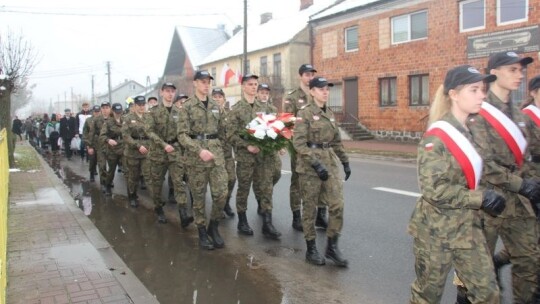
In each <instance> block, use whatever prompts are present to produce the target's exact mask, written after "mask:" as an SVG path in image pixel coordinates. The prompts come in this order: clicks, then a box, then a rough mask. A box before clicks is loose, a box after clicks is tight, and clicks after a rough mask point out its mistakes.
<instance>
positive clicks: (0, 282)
mask: <svg viewBox="0 0 540 304" xmlns="http://www.w3.org/2000/svg"><path fill="white" fill-rule="evenodd" d="M8 189H9V160H8V138H7V131H6V129H2V131H0V304H5V303H6V286H7V285H6V284H7V260H6V256H7V227H8V225H7V216H8Z"/></svg>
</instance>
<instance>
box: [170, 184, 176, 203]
mask: <svg viewBox="0 0 540 304" xmlns="http://www.w3.org/2000/svg"><path fill="white" fill-rule="evenodd" d="M169 204H176V199H175V198H174V189H173V188H170V189H169Z"/></svg>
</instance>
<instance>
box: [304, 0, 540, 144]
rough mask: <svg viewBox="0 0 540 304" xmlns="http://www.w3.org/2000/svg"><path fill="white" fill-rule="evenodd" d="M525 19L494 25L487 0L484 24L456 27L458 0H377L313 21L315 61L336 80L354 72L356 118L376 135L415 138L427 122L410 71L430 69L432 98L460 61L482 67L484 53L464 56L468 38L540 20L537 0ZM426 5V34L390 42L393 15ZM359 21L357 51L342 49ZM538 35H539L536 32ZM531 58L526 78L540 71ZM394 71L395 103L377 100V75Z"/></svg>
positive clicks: (427, 71) (493, 8) (493, 2)
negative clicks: (414, 98)
mask: <svg viewBox="0 0 540 304" xmlns="http://www.w3.org/2000/svg"><path fill="white" fill-rule="evenodd" d="M528 6H529V14H528V21H526V22H519V23H515V24H508V25H497V21H496V20H497V19H496V18H497V17H496V7H497V0H485V7H486V14H485V20H486V21H485V24H486V25H485V29H483V30H475V31H469V32H463V33H460V24H459V18H460V14H459V1H455V0H436V1H426V0H413V1H381V4H380V5H379V6H376V7H373V8H370V9H366V10H363V11H361V12H353V13H349V14H345V15H341V16H339V17H335V18H333V19H328V20H322V21H321V20H320V21H314V22H313V23H312V26H313V34H314V41H313V50H312V54H313V64H314V66H315V67H316V68H317V70H318V71H319V74H321V75H324V76H326V77H327V78H328V79H330V80H332V81H335V82H343V79H345V78H349V77H358V96H359V98H358V99H359V100H358V113H356V114H357V116H358V119H359V122H360V123H361V124H363V125H364V126H366V127H367V128H368V129H369V130H370V131H371V132H372V134H374V135H375V136H376V137H378V138H385V139H395V140H401V141H411V140H412V141H415V140H418V139H419V138H420V137H421V136H422V134H423V131H424V130H425V128H426V121H427V119H426V118H427V114H428V108H429V107H428V106H411V105H409V102H410V101H409V97H410V94H409V77H410V75H418V74H429V96H430V100H432V99H433V96H434V95H435V92H436V90H437V88H438V86H439V85H441V84H442V82H443V80H444V75H445V73H446V71H447V70H448V69H449V68H451V67H453V66H456V65H459V64H471V65H473V66H476V67H477V68H479V69H481V70H483V69H484V68H485V67H486V65H487V60H488V58H487V57H481V58H476V59H467V38H468V37H470V36H474V35H479V34H485V33H492V32H499V31H502V30H509V29H515V28H524V27H528V26H532V25H537V24H539V23H540V9H539V8H540V0H529V5H528ZM420 10H427V24H428V34H427V38H426V39H423V40H417V41H411V42H406V43H401V44H394V45H393V44H392V43H391V35H392V33H391V18H392V17H395V16H399V15H402V14H408V13H413V12H416V11H420ZM354 25H357V26H358V34H359V48H358V51H353V52H345V48H344V43H345V42H344V32H345V29H346V28H349V27H351V26H354ZM537 39H538V38H537ZM522 55H527V56H531V57H533V58H534V59H535V62H534V63H533V64H531V65H529V68H528V69H527V79H530V78H531V77H533V76H534V75H537V74H539V73H540V65H539V64H538V61H539V59H540V58H539V57H540V53H538V52H537V51H536V50H535V51H534V52H529V53H524V54H522ZM383 77H397V105H396V106H388V107H383V106H380V104H379V79H380V78H383Z"/></svg>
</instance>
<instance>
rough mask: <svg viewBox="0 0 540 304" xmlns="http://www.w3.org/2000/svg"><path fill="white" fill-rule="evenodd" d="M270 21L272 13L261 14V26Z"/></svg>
mask: <svg viewBox="0 0 540 304" xmlns="http://www.w3.org/2000/svg"><path fill="white" fill-rule="evenodd" d="M270 20H272V13H264V14H261V24H265V23H266V22H268V21H270Z"/></svg>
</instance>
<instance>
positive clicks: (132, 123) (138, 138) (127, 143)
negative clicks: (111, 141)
mask: <svg viewBox="0 0 540 304" xmlns="http://www.w3.org/2000/svg"><path fill="white" fill-rule="evenodd" d="M146 115H148V114H146V113H143V115H142V116H139V115H137V114H135V113H129V114H127V115H125V116H124V123H123V125H122V137H123V138H124V155H125V156H126V157H132V158H146V155H147V154H141V153H140V152H139V148H140V147H141V146H144V147H145V148H146V149H149V148H150V138H149V137H148V136H147V135H146Z"/></svg>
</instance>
